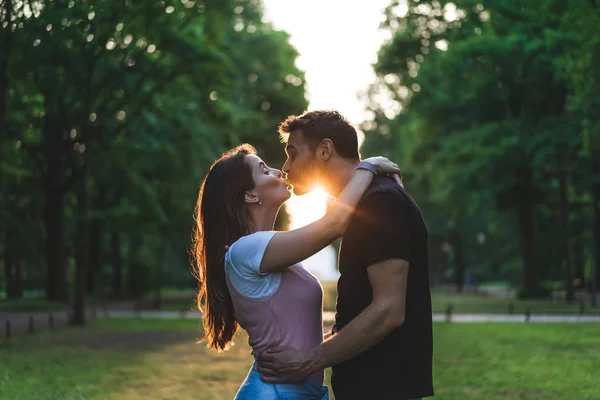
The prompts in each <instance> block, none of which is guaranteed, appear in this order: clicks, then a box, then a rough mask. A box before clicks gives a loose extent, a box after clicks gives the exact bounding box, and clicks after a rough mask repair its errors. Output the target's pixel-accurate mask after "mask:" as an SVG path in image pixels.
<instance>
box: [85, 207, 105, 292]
mask: <svg viewBox="0 0 600 400" xmlns="http://www.w3.org/2000/svg"><path fill="white" fill-rule="evenodd" d="M101 257H102V221H101V220H99V219H95V220H93V221H92V222H91V223H90V241H89V259H88V271H87V285H86V293H87V294H94V293H95V291H96V278H97V276H98V273H99V272H100V265H101Z"/></svg>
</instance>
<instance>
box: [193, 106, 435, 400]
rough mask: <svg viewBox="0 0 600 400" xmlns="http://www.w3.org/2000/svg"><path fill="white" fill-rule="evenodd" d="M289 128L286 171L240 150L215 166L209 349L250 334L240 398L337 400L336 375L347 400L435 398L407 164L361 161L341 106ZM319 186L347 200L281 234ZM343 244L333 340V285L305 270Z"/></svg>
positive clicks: (427, 306) (203, 245)
mask: <svg viewBox="0 0 600 400" xmlns="http://www.w3.org/2000/svg"><path fill="white" fill-rule="evenodd" d="M279 133H280V135H281V138H282V139H283V141H284V142H285V143H286V148H285V149H286V154H287V160H286V162H285V164H284V165H283V168H282V170H283V172H282V171H279V170H277V169H273V168H270V167H269V166H267V165H266V164H265V162H264V161H263V160H261V158H260V157H258V155H257V154H256V151H255V149H254V148H253V147H252V146H250V145H247V144H244V145H240V146H238V147H236V148H235V149H233V150H230V151H228V152H227V153H225V154H224V155H223V156H222V157H221V158H219V159H218V160H217V161H215V162H214V164H213V165H212V167H211V168H210V171H209V172H208V174H207V175H206V178H205V180H204V182H203V184H202V187H201V189H200V193H199V196H198V202H197V205H196V210H195V218H196V222H197V224H196V228H195V232H194V247H193V256H194V267H195V269H196V272H197V275H198V280H199V287H200V292H199V295H198V305H199V307H200V308H201V310H202V311H203V321H204V334H205V340H206V341H207V342H208V346H209V347H210V348H212V349H215V350H217V351H221V350H225V349H227V348H228V347H229V346H230V345H231V344H232V341H233V337H234V334H235V333H236V330H237V329H238V327H242V328H243V329H244V330H246V331H247V333H248V336H249V344H250V347H251V348H252V354H253V356H254V358H255V363H254V365H253V366H252V368H251V369H250V371H249V373H248V376H247V377H246V379H245V380H244V382H243V383H242V385H241V387H240V389H239V391H238V393H237V395H236V399H238V400H246V399H260V400H262V399H264V400H275V399H289V400H296V399H328V398H329V394H328V388H327V386H323V379H324V369H325V368H327V367H330V366H331V367H332V371H333V373H332V378H331V383H332V388H333V392H334V395H335V398H336V399H338V400H345V399H366V400H370V399H378V400H385V399H398V400H412V399H421V398H424V397H428V396H433V384H432V348H433V337H432V319H431V298H430V290H429V272H428V260H427V256H428V250H427V240H428V239H427V228H426V225H425V222H424V220H423V217H422V215H421V212H420V211H419V208H418V207H417V204H416V203H415V201H414V200H413V199H412V197H411V196H410V195H409V194H408V193H407V192H406V191H405V190H404V187H403V186H402V181H401V179H400V176H399V172H400V170H399V168H398V166H397V165H396V164H394V163H393V162H391V161H389V160H388V159H386V158H384V157H373V158H367V159H365V160H361V158H360V154H359V151H358V139H357V133H356V130H355V129H354V127H353V126H352V125H351V124H350V123H348V122H347V121H346V119H344V117H343V116H341V115H340V114H339V113H337V112H335V111H310V112H305V113H304V114H302V115H299V116H290V117H288V118H287V119H286V120H285V121H283V122H282V123H281V124H280V126H279ZM284 174H285V175H286V176H287V180H286V179H283V175H284ZM315 183H319V184H320V185H321V186H322V187H323V188H326V190H327V192H328V193H329V195H331V196H333V197H335V198H336V200H335V202H334V203H333V204H332V205H331V207H330V208H329V210H328V211H327V213H326V214H325V215H324V216H323V218H321V219H319V220H317V221H315V222H313V223H312V224H309V225H307V226H305V227H302V228H299V229H295V230H291V231H274V230H273V225H274V223H275V218H276V216H277V213H278V210H279V208H280V207H281V205H282V204H283V203H284V202H285V201H286V200H287V199H289V197H290V196H291V193H290V190H293V191H294V193H295V194H297V195H302V194H305V193H307V191H308V190H309V189H310V188H311V187H313V186H314V184H315ZM292 187H293V189H292ZM340 237H341V238H342V244H341V248H340V252H339V271H340V278H339V281H338V286H337V292H338V297H337V304H336V316H335V325H334V326H333V328H332V330H331V332H328V333H326V334H325V335H323V321H322V298H323V291H322V287H321V284H320V283H319V281H318V280H317V279H316V278H315V277H314V276H313V275H311V274H310V273H309V272H308V271H306V270H305V269H304V268H303V267H302V265H301V264H300V262H301V261H302V260H305V259H307V258H308V257H310V256H311V255H313V254H315V253H317V252H318V251H320V250H321V249H323V248H324V247H326V246H328V245H329V244H331V243H332V242H333V241H335V240H336V239H338V238H340Z"/></svg>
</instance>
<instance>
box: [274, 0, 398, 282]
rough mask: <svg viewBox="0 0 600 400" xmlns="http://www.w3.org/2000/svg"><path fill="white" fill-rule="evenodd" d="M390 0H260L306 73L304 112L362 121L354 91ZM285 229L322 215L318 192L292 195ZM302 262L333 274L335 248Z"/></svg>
mask: <svg viewBox="0 0 600 400" xmlns="http://www.w3.org/2000/svg"><path fill="white" fill-rule="evenodd" d="M390 3H391V0H369V1H368V2H367V1H360V0H303V1H298V0H296V1H292V0H263V4H264V6H265V17H266V19H268V20H269V21H271V22H272V23H273V25H274V26H275V28H276V29H279V30H284V31H286V32H287V33H289V34H290V42H291V44H292V45H293V46H294V47H295V48H296V49H297V50H298V52H299V53H300V57H299V58H298V60H297V62H296V64H297V66H298V67H299V68H300V69H301V70H303V71H304V72H305V73H306V88H307V98H308V100H309V110H315V109H336V110H338V111H339V112H341V113H342V114H343V115H344V116H345V117H346V118H348V120H349V121H350V122H352V123H353V124H355V125H356V126H358V125H359V124H360V123H361V122H362V121H363V120H365V119H366V115H365V111H364V105H363V104H362V103H361V101H360V100H359V98H358V92H359V91H364V90H366V89H367V88H368V86H369V84H371V83H373V82H374V81H375V75H374V73H373V69H372V64H373V63H375V61H376V60H377V51H378V50H379V47H380V46H381V44H382V43H383V41H384V40H385V39H387V37H386V35H385V34H384V33H383V32H381V31H380V30H379V24H380V23H381V22H382V21H383V19H384V15H383V10H384V8H385V7H387V6H388V5H389V4H390ZM286 207H287V210H288V211H289V212H290V214H291V226H290V228H291V229H294V228H298V227H301V226H304V225H306V224H309V223H311V222H312V221H314V220H316V219H318V218H320V217H321V216H323V214H324V212H325V201H324V194H323V193H319V192H314V193H310V194H307V195H305V196H302V197H296V196H292V198H291V199H290V200H289V201H288V202H287V203H286ZM303 264H304V266H305V267H306V268H307V269H308V270H310V271H311V272H313V273H314V274H315V275H317V277H319V279H321V280H330V279H336V278H337V271H336V270H335V252H334V251H333V249H332V248H327V249H324V250H323V251H322V252H321V253H318V254H316V255H315V256H313V257H311V258H310V259H308V260H306V261H305V262H304V263H303Z"/></svg>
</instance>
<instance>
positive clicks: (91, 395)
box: [0, 319, 600, 400]
mask: <svg viewBox="0 0 600 400" xmlns="http://www.w3.org/2000/svg"><path fill="white" fill-rule="evenodd" d="M198 324H199V323H198V321H189V320H151V319H143V320H141V319H140V320H135V319H108V320H94V321H93V322H92V323H91V324H90V326H89V327H87V328H79V329H76V328H69V327H65V328H61V329H56V330H55V331H45V332H41V333H38V334H36V335H34V336H27V337H20V338H13V339H11V342H10V343H7V342H0V399H2V400H5V399H6V400H9V399H10V400H25V399H26V400H57V399H60V400H82V399H86V400H88V399H89V400H142V399H144V400H149V399H160V400H167V399H177V400H202V399H207V400H208V399H214V400H220V399H228V400H230V399H232V398H233V396H234V395H235V392H236V391H237V388H238V387H239V385H240V383H241V382H242V380H243V379H244V377H245V375H246V373H247V370H248V368H249V367H250V365H251V363H252V359H251V356H250V354H249V348H248V346H247V344H246V336H245V334H244V333H240V334H239V336H238V337H237V341H236V342H237V343H236V345H235V346H234V347H233V348H232V349H231V350H229V351H227V352H224V353H220V354H219V353H215V352H211V351H208V350H207V349H206V348H205V346H204V345H203V344H195V339H196V338H198V337H199V336H200V333H199V330H198V329H199V326H198ZM434 335H435V356H434V379H435V387H436V391H437V393H436V394H437V395H436V397H435V398H436V399H441V400H451V399H452V400H454V399H456V400H458V399H461V400H470V399H473V400H475V399H477V400H480V399H486V400H500V399H503V400H504V399H519V400H542V399H543V400H546V399H553V400H560V399H564V400H567V399H569V400H570V399H577V400H591V399H596V400H600V392H599V391H598V386H599V384H600V378H598V368H597V367H598V365H600V325H598V324H577V325H575V324H564V325H560V324H518V325H517V324H436V325H435V326H434Z"/></svg>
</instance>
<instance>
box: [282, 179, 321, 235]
mask: <svg viewBox="0 0 600 400" xmlns="http://www.w3.org/2000/svg"><path fill="white" fill-rule="evenodd" d="M328 197H329V196H328V195H327V193H325V191H324V190H323V189H322V188H320V187H318V186H317V187H315V188H313V189H312V190H311V191H310V192H309V193H307V194H305V195H303V196H296V195H294V194H292V197H290V199H289V200H288V201H287V203H286V208H287V211H288V213H289V214H290V229H297V228H300V227H303V226H305V225H308V224H310V223H311V222H314V221H316V220H318V219H319V218H321V217H322V216H323V215H325V211H326V210H327V198H328Z"/></svg>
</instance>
